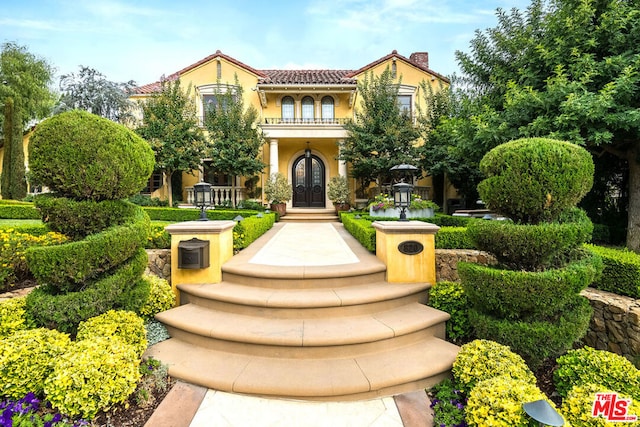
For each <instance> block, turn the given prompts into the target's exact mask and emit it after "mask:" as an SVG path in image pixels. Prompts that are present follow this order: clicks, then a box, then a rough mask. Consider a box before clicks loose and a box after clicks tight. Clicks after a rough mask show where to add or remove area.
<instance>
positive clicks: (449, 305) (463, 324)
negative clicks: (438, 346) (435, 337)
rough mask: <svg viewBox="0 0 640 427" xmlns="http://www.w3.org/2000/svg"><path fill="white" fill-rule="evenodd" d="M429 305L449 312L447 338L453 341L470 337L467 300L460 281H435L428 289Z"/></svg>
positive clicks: (456, 341) (470, 329)
mask: <svg viewBox="0 0 640 427" xmlns="http://www.w3.org/2000/svg"><path fill="white" fill-rule="evenodd" d="M429 306H430V307H433V308H437V309H438V310H442V311H444V312H447V313H449V315H450V316H451V319H449V320H448V321H447V338H448V339H449V340H450V341H453V342H454V343H458V342H461V341H465V340H467V339H469V338H470V337H471V331H472V328H471V323H469V315H468V307H469V300H468V298H467V295H466V294H465V293H464V289H463V288H462V285H461V284H460V283H456V282H437V283H436V284H435V285H433V286H432V287H431V289H429Z"/></svg>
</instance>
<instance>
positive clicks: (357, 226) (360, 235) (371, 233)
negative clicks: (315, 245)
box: [341, 213, 376, 252]
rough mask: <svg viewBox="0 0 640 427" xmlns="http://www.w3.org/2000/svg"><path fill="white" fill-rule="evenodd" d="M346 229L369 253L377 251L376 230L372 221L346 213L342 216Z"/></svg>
mask: <svg viewBox="0 0 640 427" xmlns="http://www.w3.org/2000/svg"><path fill="white" fill-rule="evenodd" d="M341 218H342V224H343V225H344V228H345V229H346V230H347V231H348V232H349V233H350V234H351V235H352V236H353V237H355V239H356V240H357V241H359V242H360V244H362V246H364V247H365V248H366V249H367V250H368V251H370V252H375V251H376V229H375V228H373V227H372V226H371V221H370V220H368V219H365V218H357V219H356V218H355V214H347V213H344V214H343V215H342V216H341Z"/></svg>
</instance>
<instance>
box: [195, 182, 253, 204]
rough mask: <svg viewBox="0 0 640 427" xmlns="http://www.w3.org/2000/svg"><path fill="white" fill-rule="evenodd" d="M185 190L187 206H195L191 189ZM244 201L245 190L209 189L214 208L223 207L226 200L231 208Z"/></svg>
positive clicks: (231, 187)
mask: <svg viewBox="0 0 640 427" xmlns="http://www.w3.org/2000/svg"><path fill="white" fill-rule="evenodd" d="M185 190H187V204H189V205H194V206H195V195H194V192H193V187H185ZM245 199H246V197H245V189H244V188H243V187H234V186H217V185H216V186H212V187H211V200H212V201H213V205H214V206H216V205H223V204H225V203H226V201H227V200H230V201H231V203H233V206H238V203H240V202H241V201H243V200H245Z"/></svg>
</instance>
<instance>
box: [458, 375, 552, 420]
mask: <svg viewBox="0 0 640 427" xmlns="http://www.w3.org/2000/svg"><path fill="white" fill-rule="evenodd" d="M541 399H544V400H546V401H547V402H549V404H550V405H551V406H555V405H554V404H553V402H551V401H550V400H549V399H548V398H547V397H546V396H545V395H544V393H542V392H541V391H540V389H538V387H536V385H535V380H534V381H528V380H526V379H524V380H523V379H517V378H513V377H512V376H509V375H500V376H496V377H493V378H490V379H486V380H484V381H481V382H479V383H478V384H477V385H476V386H475V387H474V388H473V390H471V393H470V394H469V400H468V401H467V407H466V421H467V424H468V425H469V426H477V427H486V426H492V427H529V426H531V425H533V424H530V420H531V418H530V417H529V416H528V415H527V414H526V413H525V412H524V409H523V407H522V404H523V403H527V402H533V401H536V400H541Z"/></svg>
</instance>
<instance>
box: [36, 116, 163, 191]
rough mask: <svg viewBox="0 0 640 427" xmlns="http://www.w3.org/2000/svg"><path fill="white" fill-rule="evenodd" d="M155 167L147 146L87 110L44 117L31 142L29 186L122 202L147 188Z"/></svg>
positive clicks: (114, 124) (115, 125) (117, 126)
mask: <svg viewBox="0 0 640 427" xmlns="http://www.w3.org/2000/svg"><path fill="white" fill-rule="evenodd" d="M154 163H155V161H154V154H153V151H152V150H151V146H150V145H149V143H147V142H146V141H145V140H143V139H142V138H140V137H139V136H138V135H137V134H135V133H134V132H133V131H131V130H129V129H127V128H126V127H124V126H122V125H119V124H117V123H115V122H112V121H111V120H108V119H105V118H102V117H99V116H96V115H94V114H90V113H87V112H85V111H79V110H73V111H68V112H64V113H62V114H58V115H55V116H53V117H50V118H48V119H47V120H45V121H43V122H41V123H39V124H38V126H37V127H36V129H35V131H34V132H33V135H32V136H31V139H30V142H29V168H30V173H31V179H32V180H33V182H36V183H38V184H41V185H45V186H47V187H49V188H50V189H51V191H53V192H55V193H56V194H57V195H58V196H61V197H68V198H70V199H76V200H96V201H100V200H120V199H126V198H127V197H130V196H133V195H135V194H137V193H139V192H140V190H141V189H143V188H144V187H145V185H146V183H147V180H148V178H149V176H150V175H151V173H152V172H153V167H154Z"/></svg>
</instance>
